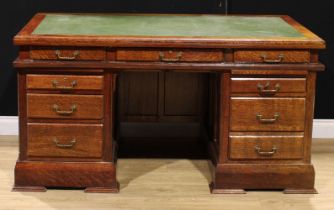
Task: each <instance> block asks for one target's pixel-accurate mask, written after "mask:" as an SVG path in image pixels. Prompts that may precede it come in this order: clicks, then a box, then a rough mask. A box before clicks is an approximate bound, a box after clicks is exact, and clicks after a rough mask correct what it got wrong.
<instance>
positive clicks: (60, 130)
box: [27, 123, 103, 158]
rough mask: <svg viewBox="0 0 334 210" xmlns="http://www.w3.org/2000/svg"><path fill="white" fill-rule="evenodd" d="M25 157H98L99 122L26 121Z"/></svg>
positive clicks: (100, 134) (100, 151) (99, 150)
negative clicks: (56, 122) (27, 122)
mask: <svg viewBox="0 0 334 210" xmlns="http://www.w3.org/2000/svg"><path fill="white" fill-rule="evenodd" d="M27 134H28V136H27V139H28V144H27V153H28V154H27V155H28V157H50V158H60V157H62V158H65V157H67V158H68V157H72V158H99V157H101V156H102V145H103V125H102V124H55V123H29V124H28V130H27Z"/></svg>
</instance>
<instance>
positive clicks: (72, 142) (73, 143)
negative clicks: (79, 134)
mask: <svg viewBox="0 0 334 210" xmlns="http://www.w3.org/2000/svg"><path fill="white" fill-rule="evenodd" d="M53 142H54V143H55V144H56V146H57V147H59V148H72V147H73V146H74V145H75V143H76V142H77V141H76V140H75V139H73V140H71V141H70V143H68V144H61V143H59V141H58V139H57V138H54V139H53Z"/></svg>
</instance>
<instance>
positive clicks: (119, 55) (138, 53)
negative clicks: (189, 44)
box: [116, 49, 223, 62]
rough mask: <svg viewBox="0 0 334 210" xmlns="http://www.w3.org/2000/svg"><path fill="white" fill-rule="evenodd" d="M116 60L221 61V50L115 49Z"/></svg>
mask: <svg viewBox="0 0 334 210" xmlns="http://www.w3.org/2000/svg"><path fill="white" fill-rule="evenodd" d="M116 60H118V61H157V62H158V61H160V62H222V61H223V52H222V50H205V49H199V50H187V49H171V50H169V49H162V50H153V49H152V50H140V49H119V50H117V51H116Z"/></svg>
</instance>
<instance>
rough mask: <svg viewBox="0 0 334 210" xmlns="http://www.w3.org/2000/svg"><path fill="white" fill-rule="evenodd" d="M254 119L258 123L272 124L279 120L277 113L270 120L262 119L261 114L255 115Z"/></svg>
mask: <svg viewBox="0 0 334 210" xmlns="http://www.w3.org/2000/svg"><path fill="white" fill-rule="evenodd" d="M256 119H257V120H258V121H259V122H260V123H274V122H276V121H277V120H278V119H279V113H275V115H274V117H273V118H271V119H264V118H263V116H262V115H261V114H257V115H256Z"/></svg>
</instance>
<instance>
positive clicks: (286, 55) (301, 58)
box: [234, 50, 310, 63]
mask: <svg viewBox="0 0 334 210" xmlns="http://www.w3.org/2000/svg"><path fill="white" fill-rule="evenodd" d="M234 61H235V62H237V63H309V62H310V52H309V51H307V50H291V51H288V50H236V51H235V52H234Z"/></svg>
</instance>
